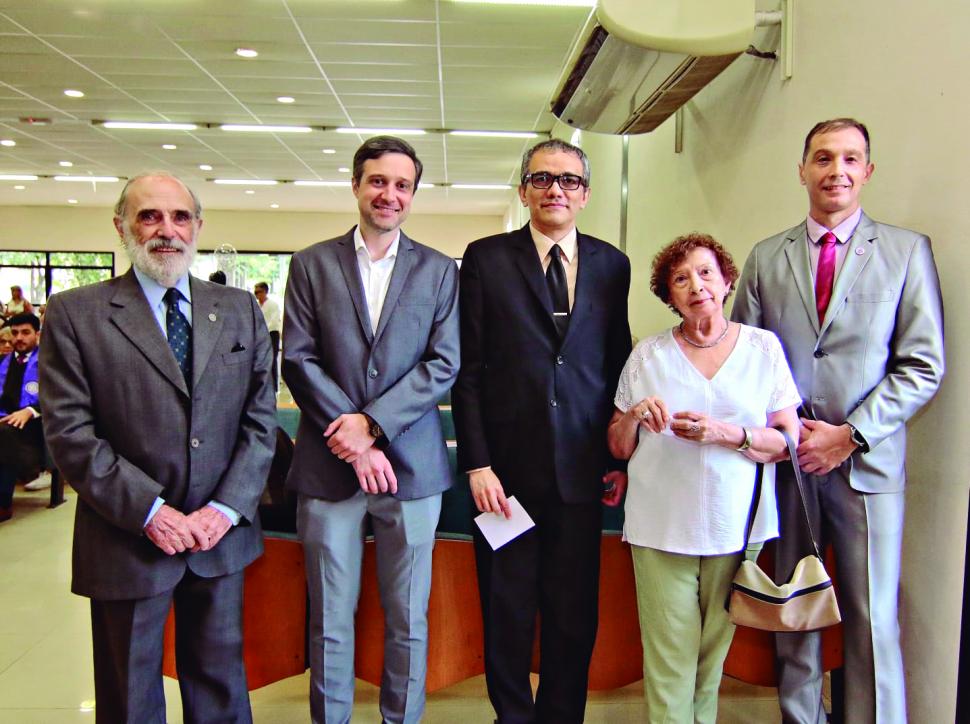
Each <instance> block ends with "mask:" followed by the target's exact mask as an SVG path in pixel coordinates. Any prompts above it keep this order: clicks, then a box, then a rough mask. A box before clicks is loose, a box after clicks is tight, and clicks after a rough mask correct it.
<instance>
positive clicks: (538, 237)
mask: <svg viewBox="0 0 970 724" xmlns="http://www.w3.org/2000/svg"><path fill="white" fill-rule="evenodd" d="M529 232H530V233H531V234H532V242H533V243H534V244H535V245H536V252H537V253H538V254H539V261H540V263H541V264H542V272H543V273H545V271H546V270H547V269H548V268H549V261H550V260H551V259H552V255H551V254H552V245H553V244H559V248H560V249H562V257H563V259H562V262H563V266H564V267H565V269H566V288H567V290H568V292H569V309H570V310H572V308H573V302H574V301H575V299H576V275H577V274H578V273H579V254H578V253H577V252H578V251H579V249H578V244H577V242H576V227H575V226H574V227H573V228H572V229H570V230H569V233H568V234H566V235H565V236H564V237H563V238H561V239H560V240H559V241H554V240H553V239H550V238H549V237H548V236H546V235H545V234H543V233H542V232H541V231H539V230H538V229H537V228H536V227H534V226H533V225H532V224H529Z"/></svg>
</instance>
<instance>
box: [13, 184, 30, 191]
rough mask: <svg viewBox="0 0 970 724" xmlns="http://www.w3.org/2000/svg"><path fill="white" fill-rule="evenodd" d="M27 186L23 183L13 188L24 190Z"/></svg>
mask: <svg viewBox="0 0 970 724" xmlns="http://www.w3.org/2000/svg"><path fill="white" fill-rule="evenodd" d="M25 188H27V187H26V186H24V185H23V184H17V185H16V186H14V187H13V190H14V191H23V190H24V189H25Z"/></svg>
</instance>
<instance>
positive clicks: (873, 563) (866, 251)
mask: <svg viewBox="0 0 970 724" xmlns="http://www.w3.org/2000/svg"><path fill="white" fill-rule="evenodd" d="M798 169H799V175H800V178H801V181H802V184H804V185H805V187H806V189H807V191H808V198H809V215H808V218H807V220H806V221H804V222H802V223H801V224H799V225H798V226H796V227H794V228H793V229H789V230H788V231H785V232H783V233H781V234H778V235H777V236H773V237H771V238H770V239H766V240H765V241H762V242H761V243H760V244H758V245H757V246H756V247H755V249H754V251H752V253H751V256H749V257H748V260H747V263H746V264H745V267H744V273H743V274H742V277H741V283H740V286H739V289H738V295H737V299H736V301H735V303H734V312H733V317H734V319H735V320H737V321H740V322H744V323H745V324H752V325H755V326H758V327H763V328H765V329H769V330H771V331H772V332H774V333H775V334H777V335H778V338H779V339H780V340H781V343H782V345H783V346H784V348H785V354H786V355H787V357H788V362H789V364H790V366H791V369H792V373H793V374H794V376H795V381H796V383H797V384H798V388H799V391H800V392H801V396H802V401H803V405H802V415H803V417H802V424H803V428H802V431H801V439H800V443H799V446H798V464H799V466H800V467H801V468H802V470H803V471H805V472H806V473H809V474H808V475H807V476H805V478H806V480H805V482H806V486H807V491H806V494H807V496H808V500H807V503H808V507H809V512H810V516H811V518H812V524H813V527H814V528H815V532H816V535H819V534H821V536H822V539H823V540H825V541H828V542H831V543H832V545H833V547H834V549H835V555H836V566H837V571H836V573H837V579H838V585H839V604H840V608H841V610H842V618H843V631H844V635H845V654H844V656H845V663H844V668H845V692H844V699H845V702H844V706H845V720H846V721H847V722H850V723H851V724H856V722H877V721H878V722H894V723H895V722H903V721H905V720H906V698H905V690H904V683H903V661H902V654H901V651H900V647H899V623H898V616H897V597H898V588H899V561H900V550H901V546H902V533H903V488H904V485H905V469H904V463H905V455H906V422H907V420H909V419H910V418H911V417H912V416H913V415H914V414H915V413H916V412H917V410H919V409H920V407H922V406H923V405H924V404H926V402H927V401H928V400H929V399H930V398H931V397H932V396H933V394H934V392H935V391H936V389H937V387H938V386H939V384H940V381H941V379H942V377H943V366H944V361H943V307H942V301H941V297H940V286H939V277H938V275H937V271H936V265H935V263H934V261H933V253H932V251H931V249H930V240H929V239H928V238H927V237H926V236H924V235H922V234H918V233H916V232H913V231H908V230H906V229H900V228H898V227H893V226H887V225H886V224H880V223H878V222H876V221H873V220H872V219H870V218H869V217H868V216H866V215H865V214H863V213H862V209H861V207H860V205H859V194H860V192H861V190H862V187H863V185H865V184H866V183H867V182H868V181H869V179H870V177H871V176H872V172H873V169H874V167H873V165H872V164H871V163H870V161H869V133H868V131H867V130H866V127H865V126H864V125H863V124H861V123H859V122H858V121H856V120H854V119H851V118H837V119H834V120H830V121H823V122H822V123H819V124H817V125H816V126H815V127H814V128H812V130H811V131H810V132H809V134H808V137H807V138H806V139H805V147H804V152H803V156H802V162H801V164H799V167H798ZM783 470H784V468H783V466H779V478H778V504H779V509H780V514H781V539H780V541H779V545H778V556H777V558H778V565H777V570H776V575H777V577H778V579H779V580H782V579H784V580H787V579H788V577H790V576H791V573H792V569H793V567H794V565H795V563H796V562H797V560H798V559H799V558H800V557H802V556H804V555H805V554H806V553H807V552H808V551H809V548H810V544H809V543H808V542H807V540H806V536H805V535H804V534H802V532H801V531H802V529H803V528H804V525H803V524H802V525H799V516H801V515H803V513H802V512H801V509H800V507H799V503H798V494H797V490H794V482H793V481H792V479H791V477H792V473H791V470H790V469H789V471H788V473H787V476H786V475H785V473H784V472H783ZM777 651H778V659H779V667H780V671H779V696H780V700H781V709H782V715H783V719H784V721H786V722H804V723H807V724H816V722H824V721H825V720H826V715H825V711H824V709H823V708H822V666H821V635H820V634H819V633H808V634H779V635H778V636H777ZM836 707H837V703H836V702H833V708H836Z"/></svg>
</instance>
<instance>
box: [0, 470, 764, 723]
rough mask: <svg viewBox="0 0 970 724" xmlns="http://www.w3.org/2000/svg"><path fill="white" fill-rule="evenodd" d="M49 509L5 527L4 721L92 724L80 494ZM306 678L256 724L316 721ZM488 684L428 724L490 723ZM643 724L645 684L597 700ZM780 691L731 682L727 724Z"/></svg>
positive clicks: (27, 513) (750, 718)
mask: <svg viewBox="0 0 970 724" xmlns="http://www.w3.org/2000/svg"><path fill="white" fill-rule="evenodd" d="M67 495H68V502H67V503H66V504H65V505H62V506H61V507H59V508H57V509H55V510H48V509H47V508H46V505H47V501H48V500H49V495H48V493H47V491H44V492H38V493H26V492H24V491H23V490H22V489H18V490H17V493H16V497H15V501H14V517H13V519H12V520H10V521H7V522H6V523H3V524H0V724H8V723H9V724H66V723H68V722H72V723H73V722H93V721H94V714H93V712H92V710H91V707H92V706H93V701H92V700H93V698H94V684H93V681H92V676H91V643H90V632H89V620H88V605H87V601H86V600H85V599H82V598H78V597H77V596H74V595H72V594H71V593H70V555H71V528H72V525H73V518H74V503H75V500H76V498H75V496H74V494H73V492H71V491H68V494H67ZM307 689H308V683H307V676H306V675H303V676H296V677H292V678H290V679H286V680H284V681H280V682H277V683H276V684H272V685H270V686H266V687H263V688H262V689H258V690H256V691H253V692H252V706H253V716H254V719H255V721H256V722H257V724H261V723H266V724H282V723H284V722H307V721H309V712H308V708H307V703H306V696H307ZM165 692H166V697H167V700H168V720H169V722H171V723H172V724H175V723H176V722H181V721H182V715H181V707H180V705H179V696H178V685H177V683H176V682H174V681H170V680H166V681H165ZM356 711H357V712H358V713H357V715H356V716H355V717H354V722H376V721H379V718H380V717H379V714H378V710H377V689H376V687H373V686H371V685H370V684H366V683H363V682H359V684H358V687H357V708H356ZM492 718H493V713H492V710H491V707H490V706H489V704H488V700H487V698H486V697H485V682H484V679H483V677H476V678H474V679H469V680H467V681H464V682H462V683H461V684H457V685H455V686H452V687H449V688H448V689H445V690H443V691H438V692H435V693H434V694H432V695H431V696H429V697H428V708H427V712H426V715H425V718H424V721H425V722H427V724H454V723H455V722H461V723H462V724H477V723H478V722H491V721H492ZM643 720H644V711H643V703H642V700H641V696H640V683H639V682H638V683H635V684H631V685H630V686H627V687H624V688H622V689H617V690H614V691H609V692H594V693H592V694H591V695H590V697H589V704H588V705H587V708H586V721H588V722H590V723H591V724H606V723H609V724H624V723H625V722H642V721H643ZM779 720H780V716H779V714H778V703H777V698H776V696H775V690H774V689H762V688H758V687H752V686H747V685H744V684H740V683H739V682H736V681H732V680H730V679H725V680H724V682H723V684H722V686H721V700H720V713H719V716H718V722H719V723H720V724H752V723H757V724H761V723H762V722H764V723H765V724H773V723H774V722H778V721H779Z"/></svg>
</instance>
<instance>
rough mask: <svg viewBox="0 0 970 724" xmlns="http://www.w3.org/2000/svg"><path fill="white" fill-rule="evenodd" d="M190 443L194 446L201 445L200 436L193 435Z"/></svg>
mask: <svg viewBox="0 0 970 724" xmlns="http://www.w3.org/2000/svg"><path fill="white" fill-rule="evenodd" d="M189 445H191V446H192V447H199V445H201V443H200V442H199V438H197V437H193V438H192V441H191V442H190V443H189Z"/></svg>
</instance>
